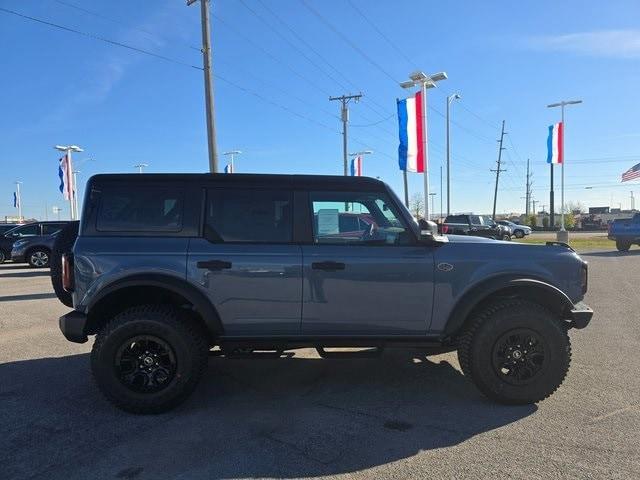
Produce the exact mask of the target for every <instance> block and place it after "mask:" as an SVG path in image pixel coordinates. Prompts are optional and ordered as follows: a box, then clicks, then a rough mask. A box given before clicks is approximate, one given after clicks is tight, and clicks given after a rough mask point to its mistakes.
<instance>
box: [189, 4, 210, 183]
mask: <svg viewBox="0 0 640 480" xmlns="http://www.w3.org/2000/svg"><path fill="white" fill-rule="evenodd" d="M196 1H197V0H187V6H190V5H193V4H194V3H196ZM200 22H201V23H202V64H203V70H204V98H205V105H206V114H207V143H208V147H209V171H210V172H211V173H217V172H218V150H217V148H216V122H215V103H214V97H213V68H212V66H211V23H210V19H209V0H200Z"/></svg>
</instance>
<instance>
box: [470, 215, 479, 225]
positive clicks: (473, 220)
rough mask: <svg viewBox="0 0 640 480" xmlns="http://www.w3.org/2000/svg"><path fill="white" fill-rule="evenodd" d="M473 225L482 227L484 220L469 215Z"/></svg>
mask: <svg viewBox="0 0 640 480" xmlns="http://www.w3.org/2000/svg"><path fill="white" fill-rule="evenodd" d="M469 222H470V223H471V225H482V219H481V218H480V217H479V216H478V215H469Z"/></svg>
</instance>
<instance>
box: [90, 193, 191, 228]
mask: <svg viewBox="0 0 640 480" xmlns="http://www.w3.org/2000/svg"><path fill="white" fill-rule="evenodd" d="M100 198H101V200H100V207H99V210H98V220H97V222H96V229H97V230H98V231H101V232H179V231H180V230H182V209H183V191H182V189H180V188H169V187H161V186H158V187H148V186H144V187H139V186H135V185H132V186H129V187H128V188H108V187H107V188H104V189H103V190H102V193H101V196H100Z"/></svg>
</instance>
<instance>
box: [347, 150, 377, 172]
mask: <svg viewBox="0 0 640 480" xmlns="http://www.w3.org/2000/svg"><path fill="white" fill-rule="evenodd" d="M372 153H373V150H361V151H359V152H353V153H350V154H349V156H350V157H364V155H371V154H372ZM362 160H364V159H361V160H360V161H361V162H362ZM363 170H364V169H363Z"/></svg>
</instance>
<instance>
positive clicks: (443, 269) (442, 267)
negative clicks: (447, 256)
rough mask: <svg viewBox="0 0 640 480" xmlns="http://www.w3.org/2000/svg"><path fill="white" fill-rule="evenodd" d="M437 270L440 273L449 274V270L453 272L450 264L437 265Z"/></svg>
mask: <svg viewBox="0 0 640 480" xmlns="http://www.w3.org/2000/svg"><path fill="white" fill-rule="evenodd" d="M438 270H440V271H441V272H450V271H451V270H453V265H451V264H450V263H439V264H438Z"/></svg>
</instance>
